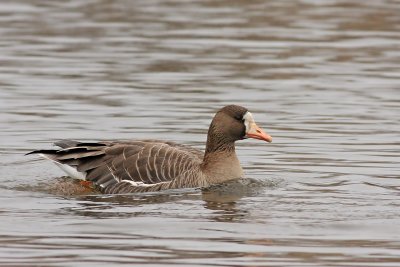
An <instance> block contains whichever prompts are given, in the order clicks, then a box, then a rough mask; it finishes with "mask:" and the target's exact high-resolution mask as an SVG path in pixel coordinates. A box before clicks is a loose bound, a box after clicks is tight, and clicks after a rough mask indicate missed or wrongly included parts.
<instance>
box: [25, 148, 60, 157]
mask: <svg viewBox="0 0 400 267" xmlns="http://www.w3.org/2000/svg"><path fill="white" fill-rule="evenodd" d="M56 153H57V150H54V149H41V150H34V151H31V152H29V153H26V154H25V156H27V155H31V154H50V155H52V154H56Z"/></svg>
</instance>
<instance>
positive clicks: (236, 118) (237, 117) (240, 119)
mask: <svg viewBox="0 0 400 267" xmlns="http://www.w3.org/2000/svg"><path fill="white" fill-rule="evenodd" d="M235 120H237V121H240V122H243V121H244V119H243V117H239V116H235Z"/></svg>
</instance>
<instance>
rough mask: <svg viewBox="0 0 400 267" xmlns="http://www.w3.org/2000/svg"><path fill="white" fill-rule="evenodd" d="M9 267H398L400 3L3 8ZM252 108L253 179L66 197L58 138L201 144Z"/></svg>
mask: <svg viewBox="0 0 400 267" xmlns="http://www.w3.org/2000/svg"><path fill="white" fill-rule="evenodd" d="M0 14H1V16H0V36H1V38H0V112H1V115H0V129H1V131H0V138H1V142H0V162H1V173H0V181H1V182H0V265H3V266H33V265H35V266H99V265H105V266H110V265H118V264H129V265H132V264H134V263H137V264H138V265H144V264H146V266H166V265H173V266H176V265H182V266H399V265H400V227H399V225H400V210H399V206H400V184H399V178H400V165H399V163H400V160H399V145H400V137H399V136H400V119H399V118H400V116H399V115H400V104H399V103H400V102H399V101H400V94H399V87H400V75H399V63H400V50H399V47H400V38H399V37H400V16H399V14H400V5H399V3H398V2H397V1H390V0H376V1H356V0H347V1H335V0H332V1H312V0H303V1H300V0H299V1H251V2H246V1H218V2H215V1H190V0H189V1H159V0H152V1H147V0H146V1H122V0H121V1H105V0H97V1H89V0H87V1H83V0H71V1H36V0H28V1H21V0H19V1H3V3H2V4H1V5H0ZM232 103H236V104H241V105H243V106H246V107H247V108H249V109H250V111H251V112H252V113H253V115H254V117H255V119H256V121H257V122H258V124H259V125H260V126H262V127H263V128H264V129H265V130H266V131H267V132H268V133H270V134H271V135H272V136H273V138H274V142H273V143H272V144H267V143H262V142H259V141H256V140H245V141H241V142H239V143H238V144H237V153H238V155H239V158H240V160H241V163H242V166H243V167H244V169H245V172H246V175H247V177H249V178H252V179H255V180H256V182H252V183H250V184H249V185H244V186H243V185H242V186H240V185H239V186H238V185H226V186H223V187H221V188H213V189H210V190H207V191H203V192H202V191H201V190H198V189H190V190H182V191H180V190H178V191H173V192H163V193H156V194H143V195H131V196H104V195H98V194H94V193H90V194H87V193H83V194H74V195H66V194H63V193H61V192H57V190H51V187H52V185H54V184H57V183H61V182H63V181H64V182H66V181H68V180H65V179H64V178H59V177H61V176H62V175H63V174H62V172H61V171H60V170H59V169H58V168H57V167H56V166H53V165H52V164H50V163H48V162H44V161H39V160H37V158H36V157H33V156H29V157H25V156H24V153H26V152H28V151H30V150H32V149H39V148H50V147H51V145H50V143H51V142H53V141H55V140H58V139H66V138H74V139H79V140H99V139H103V140H104V139H125V138H133V139H141V138H149V137H151V138H159V139H167V140H172V141H177V142H181V143H185V144H189V145H193V146H195V147H198V148H203V147H204V142H205V139H206V131H207V127H208V125H209V123H210V120H211V118H212V116H213V113H214V112H215V111H216V110H217V109H219V108H220V107H222V106H224V105H226V104H232Z"/></svg>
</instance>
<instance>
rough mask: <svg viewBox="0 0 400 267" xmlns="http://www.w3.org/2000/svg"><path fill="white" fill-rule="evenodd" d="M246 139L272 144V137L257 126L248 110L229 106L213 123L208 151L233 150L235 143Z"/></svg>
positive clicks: (220, 112)
mask: <svg viewBox="0 0 400 267" xmlns="http://www.w3.org/2000/svg"><path fill="white" fill-rule="evenodd" d="M246 138H254V139H258V140H263V141H266V142H272V137H271V136H270V135H269V134H267V133H266V132H265V131H264V130H262V129H261V128H260V127H259V126H258V125H257V124H256V122H255V121H254V118H253V115H252V114H251V113H250V112H249V111H248V110H247V109H246V108H244V107H241V106H237V105H229V106H226V107H223V108H222V109H220V110H219V111H218V112H217V113H216V114H215V116H214V118H213V120H212V121H211V124H210V128H209V130H208V137H207V147H206V151H207V152H212V151H218V150H225V149H226V148H232V147H233V146H234V142H236V141H238V140H243V139H246Z"/></svg>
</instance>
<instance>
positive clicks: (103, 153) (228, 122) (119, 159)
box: [27, 105, 272, 194]
mask: <svg viewBox="0 0 400 267" xmlns="http://www.w3.org/2000/svg"><path fill="white" fill-rule="evenodd" d="M246 138H254V139H258V140H263V141H266V142H272V137H271V136H270V135H268V134H267V133H266V132H264V131H263V130H262V129H261V128H260V127H258V126H257V124H256V123H255V121H254V119H253V116H252V114H251V113H250V112H249V111H248V110H247V109H246V108H244V107H241V106H238V105H229V106H225V107H223V108H222V109H220V110H219V111H218V112H217V113H216V114H215V116H214V118H213V119H212V121H211V124H210V127H209V129H208V135H207V143H206V148H205V151H204V152H202V151H201V150H199V149H197V148H192V147H190V146H186V145H181V144H178V143H175V142H169V141H161V140H128V141H100V142H78V141H73V140H61V141H58V142H56V143H54V144H55V145H56V146H58V147H60V148H59V149H50V150H48V149H44V150H34V151H32V152H29V153H28V154H39V155H40V156H41V157H43V158H45V159H48V160H50V161H52V162H54V163H55V164H56V165H57V166H59V167H60V168H61V169H62V170H63V171H65V172H66V173H67V174H68V176H70V177H72V178H76V179H81V180H84V181H88V182H86V183H92V184H94V185H95V186H96V187H97V188H98V189H99V190H100V192H102V193H104V194H126V193H136V192H153V191H160V190H165V189H179V188H198V187H208V186H210V185H213V184H219V183H224V182H227V181H230V180H235V179H240V178H242V177H243V170H242V167H241V165H240V163H239V160H238V157H237V155H236V152H235V142H236V141H238V140H242V139H246ZM28 154H27V155H28Z"/></svg>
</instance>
